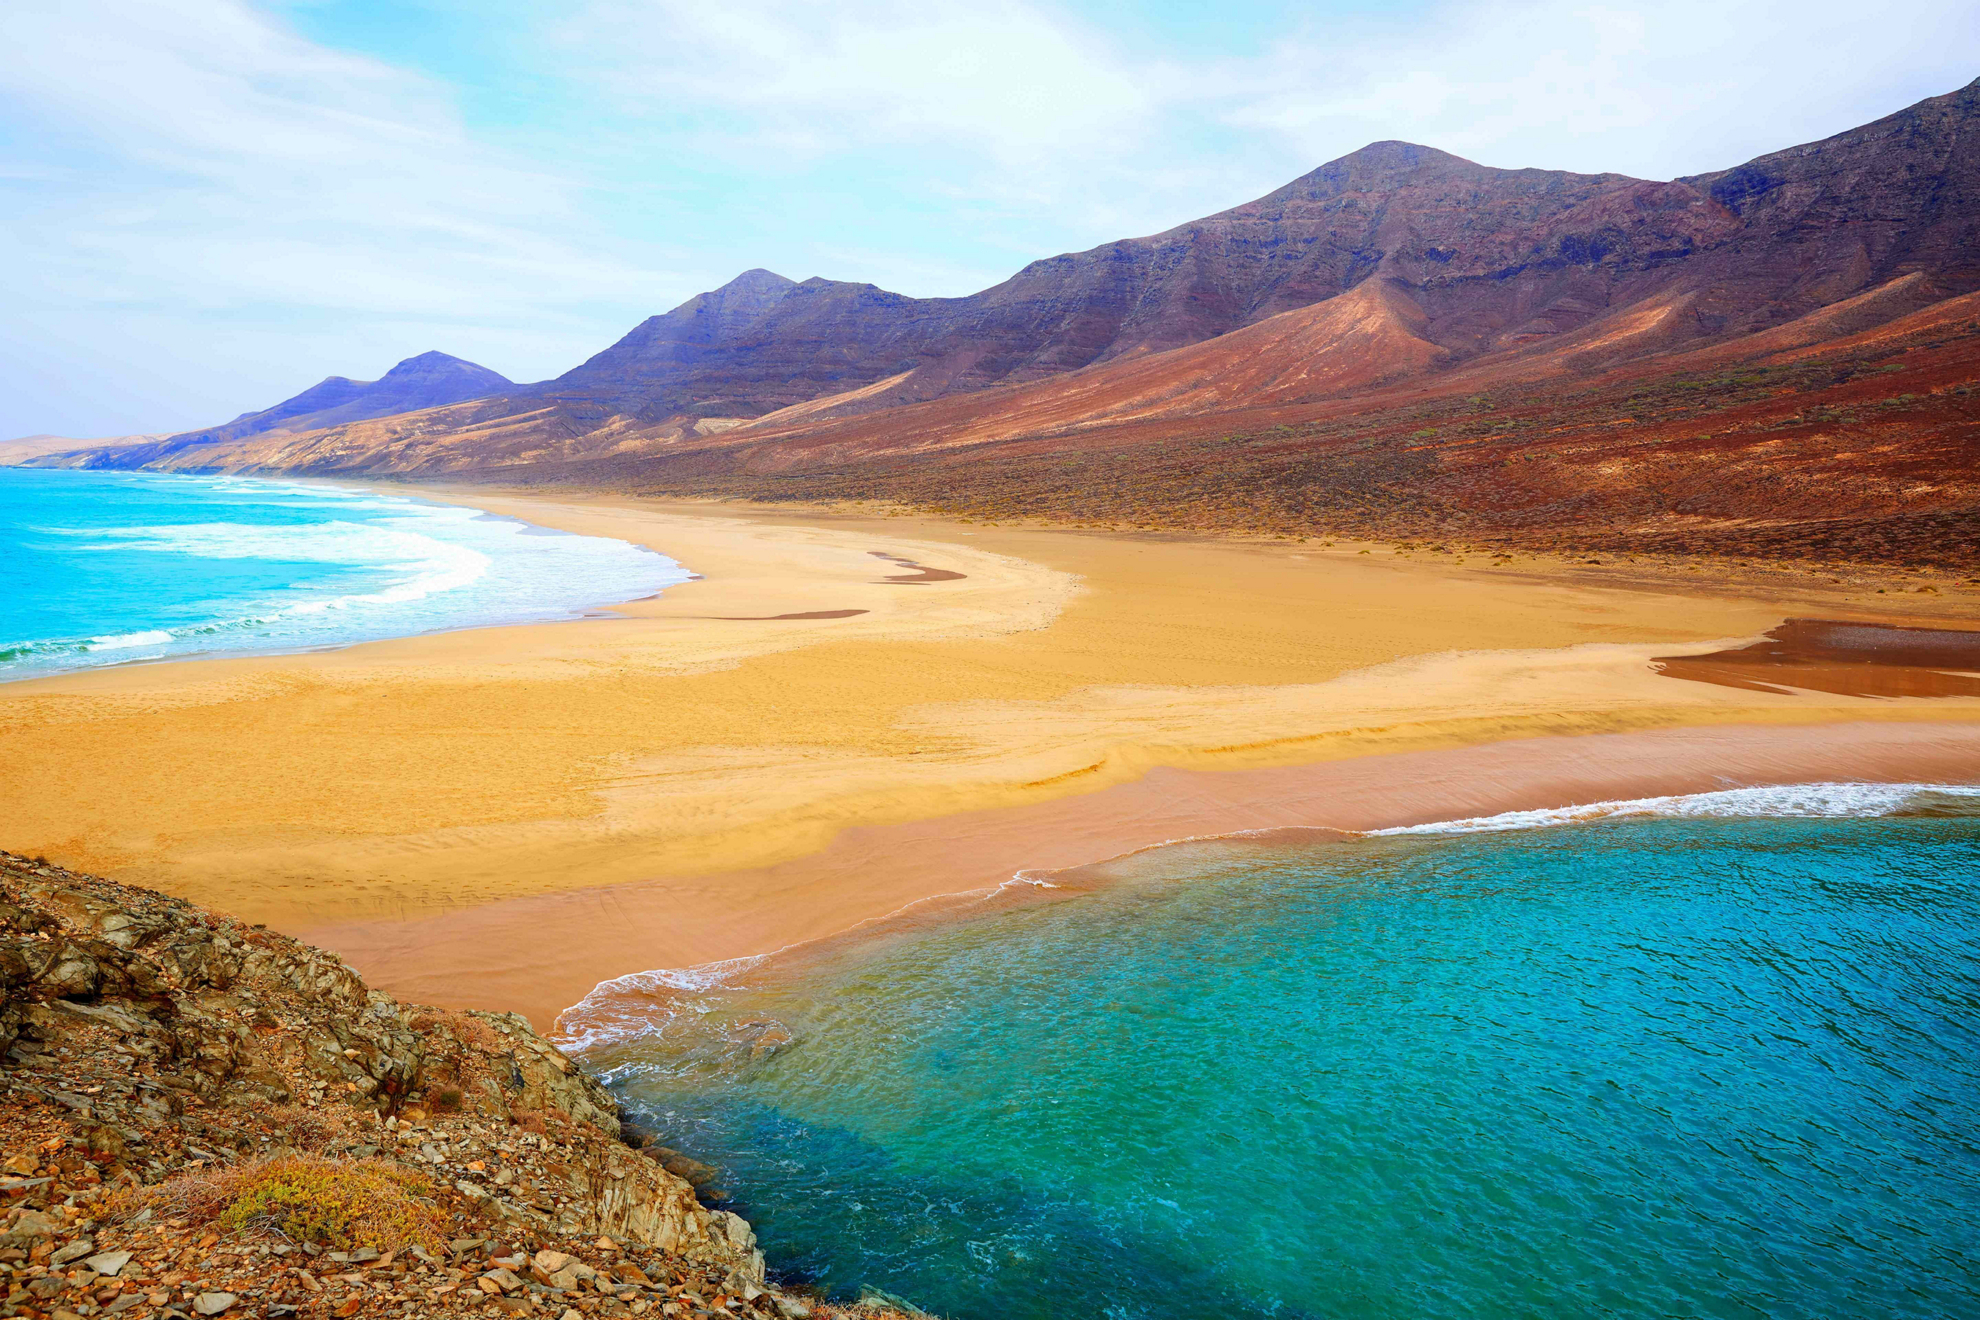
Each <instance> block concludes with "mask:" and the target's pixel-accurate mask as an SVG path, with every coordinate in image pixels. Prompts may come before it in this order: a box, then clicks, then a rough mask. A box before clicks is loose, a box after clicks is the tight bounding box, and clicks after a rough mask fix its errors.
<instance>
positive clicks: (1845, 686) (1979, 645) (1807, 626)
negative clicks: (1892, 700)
mask: <svg viewBox="0 0 1980 1320" xmlns="http://www.w3.org/2000/svg"><path fill="white" fill-rule="evenodd" d="M1651 663H1652V664H1654V665H1655V666H1656V667H1657V670H1658V672H1659V673H1661V674H1663V675H1664V676H1665V677H1666V678H1683V679H1689V680H1691V681H1692V682H1695V683H1716V684H1718V685H1719V686H1721V687H1732V688H1744V689H1745V690H1747V691H1749V692H1792V691H1793V690H1795V689H1797V688H1798V689H1801V690H1803V691H1815V692H1834V693H1838V694H1840V695H1842V696H1847V697H1973V696H1980V631H1975V630H1964V629H1957V628H1901V627H1897V626H1895V625H1892V624H1883V623H1838V622H1833V621H1831V620H1827V619H1789V620H1788V621H1787V622H1786V623H1784V624H1782V625H1781V626H1780V627H1778V628H1776V629H1774V630H1773V631H1772V632H1770V633H1768V634H1767V637H1766V640H1765V641H1759V642H1755V643H1753V645H1751V646H1743V647H1740V648H1739V649H1738V650H1735V651H1714V652H1712V653H1711V654H1709V655H1675V656H1664V657H1661V658H1659V659H1657V660H1654V661H1652V662H1651Z"/></svg>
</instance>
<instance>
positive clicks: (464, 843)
mask: <svg viewBox="0 0 1980 1320" xmlns="http://www.w3.org/2000/svg"><path fill="white" fill-rule="evenodd" d="M411 493H414V494H419V495H422V496H425V497H427V498H452V499H458V500H459V501H460V502H463V503H470V504H472V505H474V506H476V507H479V508H483V509H487V510H489V511H491V512H496V513H502V514H510V515H514V516H517V517H522V518H526V519H528V520H529V521H532V522H535V523H538V524H541V525H544V526H549V527H555V528H559V529H562V530H567V531H574V532H582V533H586V534H593V535H603V536H613V537H621V538H624V539H627V540H631V541H635V542H638V543H641V544H645V545H650V546H652V547H653V548H655V549H658V550H661V551H663V552H664V553H667V554H669V555H671V556H673V557H674V558H676V559H677V560H679V561H680V562H681V563H683V564H684V565H686V566H687V567H688V568H689V569H691V570H692V571H694V572H696V573H698V574H700V575H702V576H701V578H700V580H697V581H693V582H690V583H687V584H685V585H682V586H680V587H676V588H673V589H670V590H668V591H666V592H665V593H663V594H662V595H661V596H659V597H658V598H655V599H651V600H644V601H638V602H632V603H628V604H625V605H621V606H618V607H616V608H615V609H614V610H613V611H612V612H611V614H610V615H609V616H608V617H599V618H594V619H588V620H584V621H580V622H575V623H565V624H549V625H532V626H525V627H514V628H498V629H483V630H476V631H469V632H458V633H447V634H439V635H432V636H424V637H415V638H405V639H400V640H396V641H390V642H381V643H372V644H367V645H363V646H356V647H351V648H347V649H344V650H339V651H332V652H324V653H315V654H308V655H296V656H278V657H257V658H235V659H224V660H205V661H197V662H185V663H175V664H160V665H148V666H137V667H131V668H127V669H118V670H104V671H97V672H92V673H87V674H76V675H68V676H63V677H59V678H51V679H42V680H35V681H30V682H21V683H13V684H8V685H5V686H4V687H0V732H4V735H5V738H6V745H7V748H8V752H9V754H8V756H7V757H6V758H5V759H4V764H0V801H4V802H5V803H6V808H5V820H4V834H5V839H4V843H5V845H6V846H7V847H10V848H12V849H14V850H16V851H20V852H24V853H29V854H35V853H42V854H46V855H47V856H49V857H50V858H52V859H54V860H57V861H59V862H61V863H63V864H64V865H68V866H73V867H76V868H79V869H85V870H91V871H97V872H101V873H104V874H109V875H112V876H115V877H117V878H118V879H121V880H124V881H127V882H131V883H137V884H145V885H151V886H155V887H158V888H161V889H166V890H169V891H172V892H175V893H180V894H184V895H185V896H187V897H190V898H193V899H195V900H197V901H199V902H202V903H206V904H209V905H211V906H214V907H218V908H221V909H225V910H228V911H231V912H234V913H237V914H240V915H242V916H244V917H246V918H247V919H249V920H253V921H259V922H264V923H267V924H269V925H271V926H274V927H276V928H278V929H281V930H283V931H286V932H290V933H294V934H298V935H301V936H303V937H304V938H307V939H310V940H313V941H316V942H318V943H321V944H324V945H326V946H328V947H330V948H333V949H336V950H338V951H339V952H340V953H343V954H344V955H345V956H346V957H348V958H349V959H350V960H351V962H352V963H353V965H355V966H356V967H358V968H359V970H361V971H362V972H363V973H364V974H365V975H366V976H367V977H368V978H369V979H370V980H371V981H372V982H373V983H374V984H377V985H380V986H382V987H384V988H386V989H388V990H391V991H392V992H393V993H395V994H399V995H402V996H405V997H409V998H413V999H423V1000H426V1001H429V1002H441V1003H447V1004H454V1005H462V1006H473V1007H498V1006H499V1007H503V1008H520V1009H522V1010H523V1011H526V1012H528V1013H529V1014H530V1015H531V1016H532V1018H534V1019H536V1020H538V1021H539V1022H545V1023H547V1021H548V1020H549V1019H550V1018H551V1017H553V1016H554V1014H555V1013H556V1011H557V1010H558V1009H560V1008H562V1007H563V1006H565V1005H567V1004H569V1003H571V1002H573V1001H574V1000H575V999H576V998H578V997H580V996H581V995H582V994H583V993H584V992H585V991H586V990H588V989H589V988H590V986H591V985H592V984H593V983H595V982H596V981H598V980H601V979H604V978H608V977H612V976H617V975H621V974H623V973H626V972H630V971H637V970H642V969H645V968H649V967H661V966H682V965H688V964H693V963H699V962H705V961H710V960H713V959H718V958H726V957H734V956H740V955H745V954H752V953H759V952H765V951H768V950H770V949H775V948H779V947H782V946H784V945H787V944H790V943H793V942H796V941H800V940H805V939H811V938H816V937H819V936H822V935H827V934H831V933H834V932H836V931H840V930H844V929H846V928H847V927H849V926H852V925H854V924H856V923H858V922H860V921H863V920H867V919H870V918H874V917H877V916H880V915H883V914H885V913H887V912H890V911H893V910H895V909H897V908H899V907H900V906H902V905H903V904H905V903H909V902H913V901H916V900H918V899H921V898H926V897H928V896H930V895H933V894H941V893H949V892H955V891H957V890H962V889H968V888H973V887H977V886H979V885H982V884H986V883H995V882H996V881H997V880H998V879H1001V878H1003V877H1004V876H1007V875H1008V874H1009V873H1010V872H1011V871H1012V870H1015V869H1017V868H1019V867H1023V866H1064V865H1074V864H1078V863H1081V862H1087V861H1095V860H1099V859H1100V858H1102V857H1105V856H1109V855H1112V854H1115V853H1118V852H1121V851H1124V850H1126V849H1128V848H1133V847H1140V846H1146V845H1147V844H1151V843H1155V842H1159V841H1160V840H1162V839H1166V838H1174V837H1177V836H1179V835H1188V834H1196V833H1215V832H1224V831H1227V830H1232V829H1247V828H1261V827H1269V826H1272V825H1281V824H1326V825H1336V826H1339V827H1342V828H1367V827H1369V826H1371V825H1377V824H1396V823H1407V822H1409V821H1415V820H1430V819H1438V818H1443V817H1448V816H1452V815H1463V814H1476V813H1477V812H1480V811H1487V810H1505V809H1510V808H1513V807H1521V806H1538V805H1557V804H1559V803H1563V802H1570V801H1586V800H1591V799H1593V798H1597V797H1616V796H1632V795H1638V794H1641V793H1650V792H1674V791H1689V790H1692V789H1696V788H1709V787H1718V786H1721V785H1723V784H1724V783H1727V782H1769V781H1793V780H1797V779H1815V778H1877V779H1913V778H1915V779H1980V723H1971V724H1969V723H1967V722H1968V721H1976V719H1980V698H1973V697H1965V696H1955V697H1936V698H1911V697H1900V698H1895V699H1892V698H1866V697H1858V696H1848V695H1842V694H1838V693H1828V692H1773V691H1758V690H1742V689H1739V688H1735V687H1728V686H1721V685H1716V684H1713V683H1705V682H1689V681H1680V680H1677V679H1672V678H1667V677H1663V676H1660V675H1659V674H1658V673H1657V672H1656V671H1655V670H1654V669H1653V667H1652V666H1651V664H1650V663H1649V662H1650V660H1651V659H1652V658H1653V657H1657V656H1666V655H1673V654H1679V655H1681V654H1688V653H1703V652H1709V651H1715V650H1718V649H1720V648H1722V647H1724V646H1727V645H1731V644H1738V643H1740V642H1742V641H1745V640H1750V639H1752V638H1754V637H1757V636H1758V635H1759V634H1761V633H1763V632H1765V631H1767V630H1768V629H1770V628H1772V627H1774V626H1775V625H1777V624H1779V623H1780V622H1781V621H1782V620H1783V619H1785V618H1788V617H1791V616H1814V617H1823V618H1854V619H1864V620H1883V621H1890V622H1914V623H1926V624H1929V623H1933V622H1942V623H1951V624H1953V625H1954V626H1958V625H1959V624H1960V623H1961V622H1966V623H1968V625H1969V626H1970V621H1971V619H1972V617H1973V615H1974V610H1973V607H1972V602H1971V601H1970V600H1969V599H1961V598H1956V597H1952V596H1950V595H1943V596H1940V595H1935V596H1930V597H1927V596H1906V597H1904V598H1902V599H1901V600H1900V599H1899V598H1897V597H1895V596H1889V595H1878V594H1875V587H1874V585H1872V584H1869V583H1867V582H1853V583H1847V584H1844V583H1833V584H1832V583H1829V582H1827V581H1825V580H1824V579H1821V578H1816V577H1812V576H1807V575H1803V576H1801V577H1788V576H1783V575H1773V576H1768V575H1753V576H1752V577H1751V578H1750V579H1728V578H1716V579H1715V578H1710V577H1709V576H1707V577H1704V578H1701V577H1700V576H1698V575H1693V576H1691V577H1690V578H1686V577H1685V576H1684V575H1683V574H1682V572H1677V571H1670V570H1667V569H1662V568H1656V567H1653V566H1648V565H1645V566H1630V565H1623V564H1619V563H1611V564H1606V565H1600V566H1592V567H1591V566H1580V565H1572V566H1570V565H1560V564H1552V563H1542V562H1537V561H1526V562H1524V563H1514V564H1511V565H1504V566H1497V567H1495V566H1493V565H1491V564H1490V563H1489V562H1487V561H1485V560H1483V559H1480V558H1476V557H1474V558H1473V559H1471V560H1470V561H1469V562H1458V561H1457V560H1456V558H1455V557H1453V556H1448V555H1444V556H1431V555H1422V554H1416V555H1410V554H1402V553H1396V552H1394V551H1393V550H1391V549H1389V548H1385V547H1366V546H1355V545H1347V544H1342V545H1337V546H1332V547H1325V546H1322V545H1319V544H1317V543H1315V544H1301V543H1295V542H1255V543H1250V542H1234V541H1211V540H1196V539H1190V538H1184V537H1179V536H1177V537H1172V536H1152V535H1151V536H1132V535H1125V534H1108V533H1096V532H1072V531H1063V530H1051V529H1038V528H1017V527H993V526H988V525H983V524H975V525H970V524H966V523H961V522H943V521H940V520H934V519H923V518H905V517H893V518H887V517H877V516H868V515H862V514H858V513H854V512H832V511H822V510H821V511H805V510H787V509H761V508H749V507H743V506H729V505H693V504H679V503H675V504H667V503H658V502H640V501H637V500H633V499H630V498H627V497H622V496H610V497H608V496H598V497H586V498H575V497H566V498H556V499H552V498H545V497H540V496H528V495H517V494H509V493H498V492H492V491H484V490H474V491H453V492H447V491H436V490H430V489H424V488H422V489H420V490H417V491H413V492H411ZM1364 552H1366V553H1364Z"/></svg>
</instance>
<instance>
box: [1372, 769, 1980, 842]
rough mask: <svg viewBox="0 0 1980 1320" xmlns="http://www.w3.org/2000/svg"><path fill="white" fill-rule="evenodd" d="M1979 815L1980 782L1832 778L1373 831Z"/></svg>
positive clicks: (1451, 831)
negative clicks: (1713, 819)
mask: <svg viewBox="0 0 1980 1320" xmlns="http://www.w3.org/2000/svg"><path fill="white" fill-rule="evenodd" d="M1921 815H1935V816H1980V787H1974V786H1969V785H1963V784H1864V783H1841V782H1829V783H1818V784H1779V785H1765V786H1761V787H1754V788H1726V789H1718V790H1715V791H1713V792H1708V793H1677V794H1672V795H1670V796H1667V797H1647V798H1619V799H1615V800H1612V801H1603V802H1586V803H1578V804H1576V805H1573V806H1565V807H1541V808H1537V809H1534V810H1530V811H1505V812H1500V813H1499V814H1498V815H1496V816H1468V817H1465V818H1463V819H1460V820H1440V821H1432V822H1430V823H1428V824H1423V825H1396V826H1391V827H1390V828H1388V829H1380V830H1368V831H1365V836H1366V837H1369V838H1385V837H1393V836H1396V835H1406V834H1485V833H1492V832H1495V831H1500V830H1535V829H1547V828H1550V827H1552V826H1556V825H1577V824H1586V823H1588V822H1591V821H1600V820H1631V819H1643V818H1646V817H1656V816H1663V817H1678V818H1694V819H1695V818H1701V817H1719V818H1725V819H1736V818H1739V817H1756V816H1788V817H1793V816H1806V817H1831V818H1833V817H1875V816H1921Z"/></svg>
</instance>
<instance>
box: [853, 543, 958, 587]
mask: <svg viewBox="0 0 1980 1320" xmlns="http://www.w3.org/2000/svg"><path fill="white" fill-rule="evenodd" d="M866 553H867V554H869V555H872V556H873V557H874V558H875V559H884V560H886V561H887V562H888V563H890V564H899V565H900V566H901V567H902V568H911V569H913V570H914V572H912V573H895V574H890V575H889V576H888V577H886V578H884V579H882V580H883V581H886V582H912V583H922V582H959V581H961V580H962V579H964V578H966V577H968V576H969V574H967V573H958V572H956V571H955V570H953V569H947V568H929V567H928V566H927V565H925V564H917V563H915V562H914V561H913V560H912V559H903V558H901V556H899V555H890V554H888V553H887V552H886V551H885V550H868V551H867V552H866Z"/></svg>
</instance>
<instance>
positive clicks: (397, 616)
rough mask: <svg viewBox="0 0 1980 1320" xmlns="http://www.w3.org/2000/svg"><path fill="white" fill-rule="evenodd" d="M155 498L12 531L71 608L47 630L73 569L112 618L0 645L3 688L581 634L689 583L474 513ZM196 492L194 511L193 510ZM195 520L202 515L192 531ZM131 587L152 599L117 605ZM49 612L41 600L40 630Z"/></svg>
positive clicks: (605, 542)
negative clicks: (518, 634) (358, 650)
mask: <svg viewBox="0 0 1980 1320" xmlns="http://www.w3.org/2000/svg"><path fill="white" fill-rule="evenodd" d="M108 484H109V485H111V487H112V488H113V490H114V491H115V492H117V493H121V492H122V491H124V490H125V489H127V488H128V487H129V486H130V485H132V484H133V483H132V481H131V480H129V479H128V474H120V477H119V479H118V480H116V481H115V482H113V483H108ZM137 484H139V485H141V486H143V487H144V488H145V489H144V491H143V498H142V499H138V500H135V501H134V502H133V504H132V508H133V512H136V511H138V510H142V512H141V513H139V514H138V517H137V518H136V519H134V520H133V522H131V523H126V524H121V525H120V524H118V523H117V522H116V520H115V517H114V514H113V515H112V516H111V517H110V518H108V519H107V520H106V519H105V516H104V510H105V508H106V505H107V506H108V507H110V508H112V509H114V508H115V507H116V505H115V504H114V503H111V502H107V501H105V500H104V499H103V498H102V495H103V492H102V491H97V490H91V491H85V492H83V494H84V495H86V496H87V498H82V499H80V500H78V502H77V503H76V504H75V505H73V506H71V505H68V504H66V503H64V501H65V500H67V499H68V498H71V497H72V496H73V495H74V494H75V493H76V491H75V488H74V486H73V484H65V485H64V486H63V487H61V488H60V489H59V490H58V491H55V492H54V493H55V494H56V495H58V496H59V497H60V498H56V499H51V500H49V501H48V503H46V504H45V505H40V506H36V507H33V509H32V513H31V514H30V515H29V516H27V517H23V518H20V520H19V521H17V522H14V523H13V524H12V526H11V527H9V528H7V529H6V530H7V531H8V532H9V534H11V535H15V536H25V537H27V538H30V540H31V541H32V542H33V543H38V546H37V551H38V553H40V554H41V556H42V561H41V562H43V563H45V564H48V565H49V566H50V568H49V570H48V571H49V572H50V573H51V574H52V575H53V576H52V577H51V579H50V590H49V596H50V599H51V601H52V600H54V599H55V598H57V597H60V599H61V604H59V605H55V604H48V605H39V608H40V610H41V612H42V613H43V615H44V616H46V617H49V618H51V619H60V620H63V621H64V622H67V621H68V620H70V619H73V618H74V617H75V615H76V614H77V613H78V611H76V610H74V609H73V608H71V598H69V597H65V596H61V592H60V587H61V585H62V583H61V579H60V574H61V573H62V571H63V570H64V568H65V566H66V565H69V564H73V565H75V566H76V567H77V571H78V574H79V578H80V580H81V581H82V582H83V583H84V585H85V586H88V587H91V588H92V589H94V590H96V591H97V593H98V595H97V599H99V600H104V601H106V602H108V603H107V604H106V605H105V606H104V607H103V608H101V609H100V610H97V611H96V613H97V616H98V617H96V618H91V619H90V621H91V622H96V623H97V624H98V626H97V627H96V628H95V629H94V630H92V631H91V632H83V631H82V629H81V628H75V629H74V630H73V631H70V630H68V629H61V628H50V629H48V630H47V631H46V632H43V633H42V634H41V635H39V636H36V635H35V634H34V632H33V631H32V629H31V628H22V629H20V630H19V631H18V632H16V633H15V635H14V638H15V639H14V640H13V641H11V642H8V643H6V644H0V677H5V678H14V677H28V676H34V675H40V674H46V673H54V672H59V671H61V670H63V669H73V668H80V667H91V666H95V665H103V664H128V663H132V662H135V661H140V660H153V659H164V658H189V657H192V656H196V655H202V654H211V653H215V652H221V651H233V652H245V651H259V652H283V651H302V650H315V649H325V648H331V647H338V646H347V645H350V644H352V643H356V642H364V641H373V640H379V639H383V638H387V637H398V636H410V635H415V634H420V633H428V632H438V631H447V630H452V629H458V628H477V627H490V626H498V625H502V624H512V623H526V622H538V621H546V620H553V619H569V618H575V617H578V616H580V615H582V614H584V613H585V612H586V611H589V610H594V609H597V608H599V607H601V606H606V605H610V604H612V603H615V602H618V601H625V600H631V599H634V598H637V597H644V596H648V595H651V594H652V593H653V592H655V591H659V590H663V589H665V588H666V587H668V586H672V585H674V584H676V583H678V582H682V581H685V580H686V579H687V578H688V576H689V575H688V573H687V571H686V570H685V569H683V568H681V566H680V565H679V564H677V563H675V562H674V561H673V560H671V559H669V558H668V557H667V556H665V555H662V554H660V553H658V552H657V551H653V550H651V549H650V548H648V547H645V546H635V545H633V544H631V543H630V542H626V541H621V540H616V539H613V538H603V537H587V536H575V535H557V536H554V537H547V536H537V535H535V534H534V533H535V532H537V531H538V530H539V529H537V528H535V527H533V526H532V525H530V524H528V523H526V522H523V521H520V520H516V519H508V518H504V519H499V520H491V519H489V518H487V517H486V516H485V515H484V514H483V513H482V512H481V511H479V510H476V509H472V508H466V507H462V506H458V505H447V504H427V503H424V502H422V501H418V500H412V499H403V498H398V497H393V496H382V495H377V494H374V493H372V492H367V491H344V490H339V489H337V488H334V487H319V486H303V485H292V484H289V483H285V482H267V481H261V480H251V479H222V480H211V479H203V478H191V477H183V478H182V477H171V476H156V477H155V478H154V479H153V480H150V481H140V482H138V483H137ZM181 492H184V493H185V494H186V495H187V496H188V498H186V499H184V500H175V499H174V498H173V497H174V496H177V495H178V494H180V493H181ZM72 510H73V512H72ZM24 511H25V510H24ZM182 511H183V512H184V513H186V514H190V515H191V516H190V517H186V518H185V519H184V520H183V521H179V520H177V519H176V518H175V517H174V515H178V514H180V513H181V512H182ZM161 515H162V516H161ZM216 515H217V516H216ZM270 515H272V516H273V520H271V521H261V519H263V518H268V517H270ZM24 543H26V542H24ZM154 556H156V559H155V560H154V558H153V557H154ZM229 561H231V564H229V567H228V568H227V569H226V570H225V571H221V565H222V564H223V563H228V562H229ZM181 567H182V568H183V571H181ZM209 569H210V570H211V571H210V572H209ZM175 575H176V576H175ZM126 578H130V579H135V580H140V581H144V582H146V583H149V584H151V589H150V590H149V591H148V592H142V593H127V595H126V596H125V597H124V598H122V599H112V598H111V597H112V594H113V585H112V584H115V583H117V582H120V581H123V580H126ZM271 579H272V580H271ZM209 583H210V584H211V585H210V586H209V585H206V584H209ZM85 599H87V598H86V597H85ZM37 606H38V602H35V601H32V600H31V601H29V602H28V603H27V606H26V608H25V611H24V615H23V617H24V618H33V617H34V614H35V611H36V608H37ZM83 617H84V618H89V617H90V616H89V614H88V613H84V615H83ZM161 650H162V652H164V654H153V652H155V651H161Z"/></svg>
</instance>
